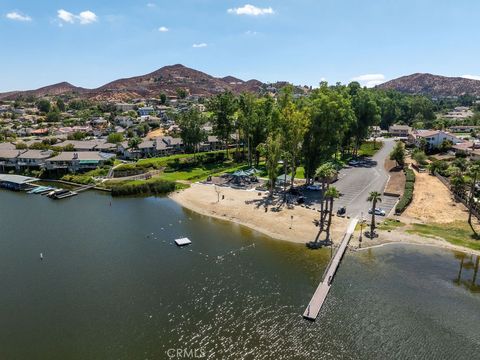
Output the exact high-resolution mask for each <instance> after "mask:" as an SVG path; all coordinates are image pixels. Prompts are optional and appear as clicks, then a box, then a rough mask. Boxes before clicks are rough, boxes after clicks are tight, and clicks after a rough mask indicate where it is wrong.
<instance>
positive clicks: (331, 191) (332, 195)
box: [325, 186, 340, 242]
mask: <svg viewBox="0 0 480 360" xmlns="http://www.w3.org/2000/svg"><path fill="white" fill-rule="evenodd" d="M339 197H340V192H339V191H338V190H337V188H336V187H334V186H330V187H329V188H328V190H327V191H326V192H325V198H326V199H328V200H329V202H330V206H329V209H328V222H327V237H326V239H325V241H327V242H328V241H330V227H331V226H332V213H333V201H334V200H335V199H338V198H339Z"/></svg>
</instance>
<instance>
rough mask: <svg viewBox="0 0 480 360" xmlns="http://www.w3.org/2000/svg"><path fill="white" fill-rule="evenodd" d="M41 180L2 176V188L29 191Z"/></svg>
mask: <svg viewBox="0 0 480 360" xmlns="http://www.w3.org/2000/svg"><path fill="white" fill-rule="evenodd" d="M38 180H39V179H36V178H33V177H27V176H21V175H9V174H0V187H2V188H5V189H10V190H15V191H20V190H27V189H29V188H31V187H32V186H31V184H32V183H33V182H35V181H38Z"/></svg>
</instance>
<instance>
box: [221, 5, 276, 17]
mask: <svg viewBox="0 0 480 360" xmlns="http://www.w3.org/2000/svg"><path fill="white" fill-rule="evenodd" d="M227 12H228V13H229V14H235V15H250V16H259V15H272V14H273V13H274V11H273V9H272V8H271V7H268V8H259V7H257V6H254V5H250V4H246V5H244V6H243V7H239V8H232V9H228V10H227Z"/></svg>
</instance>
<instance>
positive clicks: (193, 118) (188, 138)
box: [176, 107, 207, 158]
mask: <svg viewBox="0 0 480 360" xmlns="http://www.w3.org/2000/svg"><path fill="white" fill-rule="evenodd" d="M176 123H177V125H178V127H179V128H180V137H181V138H182V140H183V143H184V144H185V148H186V150H187V152H193V156H194V158H195V154H196V152H197V151H198V147H199V144H200V143H201V142H202V141H204V140H205V138H206V137H207V135H206V132H205V130H204V129H203V126H204V125H205V123H206V119H205V117H204V116H203V115H202V113H201V112H200V111H199V110H198V109H197V108H195V107H192V108H191V109H189V110H188V111H185V112H182V113H180V114H179V115H178V117H177V119H176Z"/></svg>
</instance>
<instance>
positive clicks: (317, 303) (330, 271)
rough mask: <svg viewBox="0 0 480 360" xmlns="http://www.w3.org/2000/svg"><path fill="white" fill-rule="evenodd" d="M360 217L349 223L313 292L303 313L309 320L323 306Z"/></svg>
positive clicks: (313, 317) (314, 316)
mask: <svg viewBox="0 0 480 360" xmlns="http://www.w3.org/2000/svg"><path fill="white" fill-rule="evenodd" d="M357 223H358V219H357V218H355V219H352V221H351V222H350V224H349V225H348V228H347V232H346V233H345V235H344V237H343V240H342V242H341V244H340V246H339V247H338V249H337V251H336V252H335V255H334V256H333V257H332V259H331V260H330V263H329V264H328V265H327V268H326V269H325V272H324V274H323V277H322V282H321V283H320V284H319V285H318V287H317V290H315V293H314V294H313V297H312V299H311V300H310V303H309V304H308V306H307V308H306V309H305V312H304V313H303V317H304V318H305V319H308V320H312V321H315V319H316V318H317V316H318V313H319V312H320V309H321V308H322V305H323V303H324V302H325V299H326V298H327V295H328V292H329V291H330V287H331V286H332V281H333V278H334V276H335V274H336V272H337V270H338V267H339V266H340V262H341V261H342V258H343V255H344V254H345V251H346V250H347V246H348V243H349V242H350V239H351V237H352V235H353V232H354V231H355V227H356V226H357Z"/></svg>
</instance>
